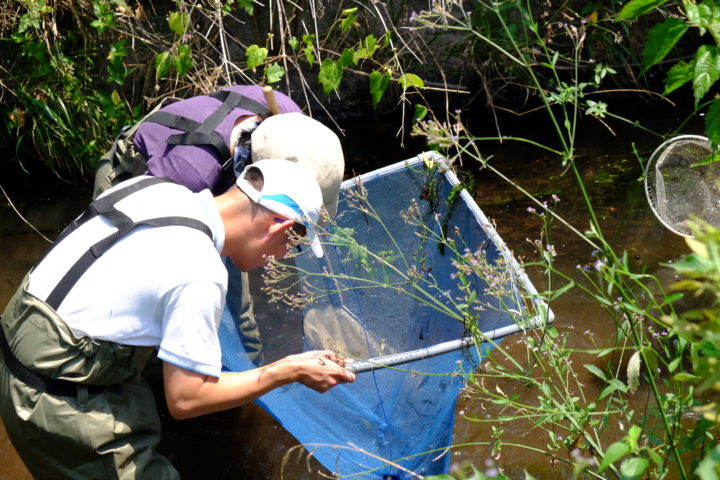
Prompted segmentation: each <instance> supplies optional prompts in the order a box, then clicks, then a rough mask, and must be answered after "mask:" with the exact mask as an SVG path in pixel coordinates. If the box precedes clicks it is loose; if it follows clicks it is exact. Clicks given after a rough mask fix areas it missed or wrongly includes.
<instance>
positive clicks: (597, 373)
mask: <svg viewBox="0 0 720 480" xmlns="http://www.w3.org/2000/svg"><path fill="white" fill-rule="evenodd" d="M583 366H584V367H585V368H587V369H588V370H589V371H590V372H591V373H592V374H593V375H595V376H596V377H600V378H601V379H603V380H607V377H605V372H603V371H602V370H600V369H599V368H598V367H596V366H595V365H591V364H589V363H586V364H585V365H583Z"/></svg>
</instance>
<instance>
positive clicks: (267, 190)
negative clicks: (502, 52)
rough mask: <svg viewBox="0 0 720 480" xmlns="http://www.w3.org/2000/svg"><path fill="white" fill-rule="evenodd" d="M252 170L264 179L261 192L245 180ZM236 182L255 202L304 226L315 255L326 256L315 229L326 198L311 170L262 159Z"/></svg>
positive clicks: (288, 163) (288, 162) (297, 164)
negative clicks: (258, 172) (257, 171)
mask: <svg viewBox="0 0 720 480" xmlns="http://www.w3.org/2000/svg"><path fill="white" fill-rule="evenodd" d="M253 168H256V169H258V170H259V171H260V173H261V174H262V176H263V187H262V190H261V191H258V190H256V189H255V187H253V186H252V185H251V184H250V183H249V182H248V181H247V180H245V176H246V174H247V172H248V171H249V170H251V169H253ZM235 183H236V184H237V186H238V187H239V188H240V190H242V191H243V192H245V195H247V196H248V197H249V198H250V199H251V200H252V201H253V202H255V203H257V204H258V205H262V206H263V207H265V208H267V209H268V210H270V211H271V212H275V213H277V214H279V215H282V216H283V217H285V218H288V219H290V220H293V221H294V222H297V223H299V224H301V225H304V226H305V230H306V232H307V238H308V240H309V241H310V247H311V249H312V252H313V254H314V255H315V256H316V257H317V258H320V257H322V256H323V249H322V246H321V245H320V239H319V238H318V236H317V231H316V229H315V225H317V224H318V222H319V221H320V213H321V210H322V207H323V196H322V191H321V190H320V185H318V182H317V180H316V179H315V176H314V175H313V174H312V172H311V171H310V170H309V169H307V168H305V167H304V166H302V165H300V164H299V163H295V162H292V161H290V160H278V159H266V160H260V161H257V162H255V163H252V164H250V165H248V166H247V167H245V169H244V170H243V172H242V173H241V174H240V176H239V177H238V179H237V181H236V182H235Z"/></svg>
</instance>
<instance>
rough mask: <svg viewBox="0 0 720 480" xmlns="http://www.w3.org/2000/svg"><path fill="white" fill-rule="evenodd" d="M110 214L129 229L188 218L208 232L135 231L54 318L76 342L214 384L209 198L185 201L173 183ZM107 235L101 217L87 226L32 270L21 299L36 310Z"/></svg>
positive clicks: (213, 215)
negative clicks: (143, 352) (109, 345)
mask: <svg viewBox="0 0 720 480" xmlns="http://www.w3.org/2000/svg"><path fill="white" fill-rule="evenodd" d="M141 178H144V177H136V178H134V179H132V180H129V181H128V182H125V183H123V184H121V185H120V186H123V185H127V184H129V183H132V182H134V181H138V180H139V179H141ZM117 188H118V187H115V188H113V189H111V190H110V191H109V192H111V191H114V190H115V189H117ZM109 192H106V194H107V193H109ZM116 208H118V210H121V211H123V212H124V213H125V214H127V215H128V216H130V218H132V219H133V220H134V221H137V220H141V219H149V218H157V217H166V216H183V217H190V218H194V219H197V220H200V221H201V222H203V223H204V224H206V225H207V226H208V227H210V230H211V231H212V234H213V239H212V240H211V239H210V238H209V237H208V236H207V235H206V234H205V233H203V232H201V231H199V230H197V229H194V228H188V227H184V226H169V227H150V226H140V227H136V228H135V229H134V230H133V231H131V232H130V233H129V234H127V235H126V236H125V237H123V238H122V239H120V240H119V241H118V242H117V243H116V244H115V245H114V246H113V247H112V248H110V249H109V250H108V251H107V252H106V253H105V254H104V255H102V256H101V257H100V258H98V259H97V260H96V261H95V263H94V264H93V265H92V266H91V267H90V268H89V269H88V270H87V271H86V272H85V273H84V274H83V276H81V277H80V279H79V280H78V282H77V283H76V284H75V286H74V287H73V288H72V289H71V290H70V292H69V293H68V294H67V296H66V297H65V299H64V301H63V302H62V303H61V304H60V306H59V308H58V314H59V315H60V317H61V318H62V319H63V320H64V321H65V322H66V323H67V324H68V326H69V327H70V328H71V329H72V330H73V331H74V332H75V334H76V335H78V336H88V337H91V338H95V339H100V340H109V341H113V342H116V343H121V344H125V345H137V346H156V347H158V348H159V352H158V357H159V358H160V359H162V360H164V361H167V362H170V363H172V364H175V365H178V366H180V367H182V368H185V369H188V370H192V371H195V372H199V373H203V374H206V375H212V376H219V375H220V368H221V362H220V357H221V352H220V343H219V339H218V336H217V329H218V326H219V323H220V318H221V315H222V310H223V306H224V302H225V293H226V291H227V270H226V268H225V266H224V265H223V263H222V261H221V258H220V255H219V252H220V251H221V250H222V247H223V243H224V241H225V230H224V228H223V225H222V220H221V218H220V214H219V213H218V211H217V207H216V206H215V202H214V200H213V198H212V195H211V193H210V191H208V190H204V191H202V192H200V193H192V192H191V191H190V190H188V189H186V188H184V187H181V186H179V185H176V184H173V183H161V184H159V185H155V186H151V187H148V188H145V189H143V190H140V191H139V192H138V193H135V194H133V195H131V196H129V197H127V198H125V199H123V200H121V201H120V202H118V204H117V205H116ZM114 231H116V228H115V227H114V226H113V225H112V224H111V223H110V222H108V221H107V220H106V219H105V218H103V217H100V216H98V217H95V218H93V219H92V220H89V221H87V222H86V223H85V224H83V225H82V226H81V227H79V228H78V229H76V230H75V231H74V232H73V233H72V234H70V235H69V236H67V237H66V238H65V239H64V240H63V241H62V242H60V243H59V244H58V245H57V246H55V248H54V249H53V250H52V251H51V252H50V253H49V255H47V256H46V257H45V258H44V259H43V261H42V262H41V263H40V264H39V265H38V266H37V267H35V269H34V270H33V272H32V273H31V275H30V281H29V285H28V291H29V292H30V293H31V294H32V295H34V296H36V297H37V298H40V299H42V300H46V299H47V297H48V295H50V293H51V292H52V289H53V288H54V287H55V285H56V284H57V283H58V282H59V280H60V279H61V278H62V276H63V275H64V274H65V272H67V271H68V269H70V268H71V267H72V265H73V264H74V263H75V262H76V261H77V259H78V258H79V257H80V256H81V255H82V254H83V253H85V251H86V250H87V249H88V247H89V246H90V245H93V244H94V243H96V242H97V241H99V240H100V239H102V238H104V237H106V236H107V235H109V234H111V233H113V232H114Z"/></svg>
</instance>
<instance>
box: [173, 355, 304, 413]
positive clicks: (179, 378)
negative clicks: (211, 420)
mask: <svg viewBox="0 0 720 480" xmlns="http://www.w3.org/2000/svg"><path fill="white" fill-rule="evenodd" d="M287 370H288V369H287V368H282V366H279V365H278V364H272V365H268V366H267V367H262V368H257V369H254V370H248V371H245V372H223V373H222V374H221V375H220V377H219V378H217V377H212V376H209V375H199V374H194V373H193V372H188V371H187V370H184V369H182V368H179V367H176V366H174V365H171V364H168V363H165V367H164V375H165V377H166V379H167V380H166V382H165V396H166V401H167V404H168V408H169V409H170V414H171V415H172V416H173V418H177V419H185V418H192V417H197V416H199V415H205V414H208V413H213V412H219V411H222V410H227V409H230V408H235V407H239V406H240V405H243V404H246V403H248V402H251V401H253V400H255V399H256V398H258V397H260V396H262V395H264V394H265V393H267V392H269V391H270V390H272V389H274V388H277V387H279V386H281V385H285V384H287V383H290V382H291V381H292V377H290V376H289V375H288V372H287ZM168 380H169V381H168Z"/></svg>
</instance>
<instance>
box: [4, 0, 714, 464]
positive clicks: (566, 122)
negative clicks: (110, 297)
mask: <svg viewBox="0 0 720 480" xmlns="http://www.w3.org/2000/svg"><path fill="white" fill-rule="evenodd" d="M573 6H574V7H575V8H574V9H573V8H571V7H573ZM719 9H720V6H718V5H716V3H715V2H713V1H708V0H706V1H704V2H697V3H690V2H678V1H665V2H663V1H658V0H655V1H649V0H633V1H630V2H614V1H610V2H594V3H593V2H590V3H586V2H582V3H578V4H577V5H573V4H572V2H571V3H570V4H568V3H566V2H554V1H543V2H516V1H499V2H481V1H475V2H455V1H434V2H357V3H350V2H338V3H328V2H315V1H308V2H301V3H290V2H287V3H286V2H280V1H270V2H267V3H266V5H264V6H260V5H259V4H256V3H253V2H250V1H244V0H240V1H233V2H194V3H187V2H121V1H110V0H102V1H100V0H98V1H89V0H86V1H80V2H64V1H56V2H50V1H22V2H9V4H8V5H7V6H6V8H4V9H3V11H2V13H1V15H2V17H0V21H1V22H2V26H0V29H1V31H0V34H1V35H0V36H2V38H4V41H3V42H2V43H1V44H0V49H1V51H2V58H3V63H2V69H3V72H2V77H0V78H2V83H1V84H0V88H2V95H3V106H2V107H0V108H2V109H3V110H4V111H3V115H2V117H1V118H2V121H3V122H4V124H5V126H6V128H5V129H4V130H3V138H4V140H3V146H4V148H3V149H4V150H6V151H8V152H10V155H9V156H10V157H11V158H13V159H14V160H13V161H15V162H23V161H29V159H31V158H35V157H39V158H41V159H42V161H43V162H46V164H47V166H48V167H49V168H50V169H51V170H52V171H54V172H55V173H56V174H57V175H58V176H60V177H63V178H67V179H73V180H75V179H79V178H87V177H89V176H90V175H91V172H92V170H93V167H94V162H95V161H96V159H98V158H99V157H100V155H101V154H102V153H104V151H105V150H106V149H107V148H108V146H109V143H110V139H111V138H112V136H113V135H114V134H115V133H117V132H118V131H119V129H120V128H121V127H122V126H123V125H126V124H130V123H132V122H133V121H134V120H136V119H137V118H138V117H139V116H141V115H142V114H143V113H145V112H147V111H148V110H149V108H150V107H152V106H153V105H154V104H155V103H156V102H157V100H158V99H159V98H161V97H164V96H165V95H175V96H180V97H185V96H190V95H194V94H198V93H203V92H209V91H212V90H214V89H215V88H217V87H219V86H223V85H226V84H230V83H267V84H271V85H273V86H275V87H276V88H278V89H282V90H284V91H292V92H293V98H294V99H295V100H296V101H298V103H300V104H301V105H303V106H305V107H307V109H308V112H310V113H312V114H313V115H314V116H318V117H321V118H324V119H326V120H327V121H328V122H330V123H331V122H332V119H333V118H335V117H340V116H346V115H356V114H358V113H359V114H362V115H368V116H372V115H374V114H375V113H377V112H384V111H389V110H395V109H399V110H400V111H401V112H402V114H403V117H402V118H403V121H402V122H400V124H399V125H398V131H399V132H400V134H401V135H400V137H401V138H402V137H403V136H409V135H418V136H420V137H423V138H425V139H426V140H427V143H428V144H429V145H431V146H432V147H434V148H436V149H438V150H440V151H442V152H443V153H445V154H446V155H447V156H448V157H449V158H450V159H451V160H455V161H457V162H458V163H459V161H460V160H462V162H477V163H478V164H479V165H480V166H481V167H482V168H485V169H487V170H488V171H491V172H493V173H494V174H496V175H497V176H498V178H499V179H501V180H503V181H507V182H511V183H512V182H513V180H512V179H511V178H508V177H506V176H505V175H504V174H503V170H502V166H501V165H497V164H496V163H495V162H494V161H493V160H492V159H491V158H488V157H487V156H486V155H485V153H484V148H485V147H484V146H485V145H490V144H492V145H494V148H499V147H497V145H496V144H498V143H500V142H505V143H507V142H523V143H526V144H529V145H531V146H533V147H534V148H536V149H538V150H539V151H543V152H545V153H546V154H547V155H548V158H550V161H553V162H558V163H560V164H561V165H562V166H563V167H564V169H565V170H564V171H565V173H564V175H566V176H569V177H571V178H573V179H574V181H575V184H576V186H577V188H578V189H579V191H580V192H581V198H582V201H583V202H584V204H585V207H586V210H587V221H586V222H583V223H582V224H579V225H577V224H573V223H571V222H569V221H568V220H566V219H564V218H563V217H562V216H561V215H559V214H557V213H556V211H555V209H554V206H553V199H552V198H544V197H540V198H531V199H530V201H531V202H535V211H536V212H540V213H542V214H543V215H544V216H543V219H544V222H545V223H544V229H543V232H542V234H541V235H540V237H539V239H538V240H537V243H536V245H537V246H538V251H537V254H536V258H535V259H533V261H532V263H535V264H536V265H538V266H539V267H540V268H543V269H544V271H545V272H546V274H547V281H546V284H547V288H546V290H545V291H544V292H541V295H542V297H543V299H544V300H546V301H548V302H549V303H550V306H551V307H552V303H553V302H554V301H557V299H558V298H560V297H562V296H565V295H578V294H581V293H582V294H584V295H589V296H591V297H592V298H594V299H596V301H597V304H598V305H599V306H601V307H602V308H604V309H605V310H606V312H607V315H608V317H609V318H610V319H611V320H612V324H613V325H614V328H615V331H614V334H613V335H612V336H611V338H612V339H613V341H612V342H610V343H609V344H602V345H597V346H596V347H593V348H590V349H586V350H585V351H583V352H581V353H582V354H584V355H590V356H592V357H595V358H597V359H599V360H602V359H612V360H613V361H608V362H607V363H606V364H603V362H602V361H598V362H595V363H587V364H586V363H579V362H573V361H572V360H573V358H574V356H576V355H577V354H578V352H577V351H576V348H575V347H574V345H573V344H572V343H569V342H570V341H571V339H569V338H567V337H566V336H563V335H559V334H558V332H557V331H556V330H554V329H553V328H552V327H549V326H548V327H547V328H546V329H542V330H540V331H533V332H532V333H528V334H527V336H526V337H525V345H526V347H527V349H526V352H525V357H524V358H522V359H518V358H516V356H511V355H503V354H502V351H503V347H502V344H500V346H499V347H498V349H497V352H496V354H495V355H493V357H492V359H491V360H492V361H491V362H490V363H489V364H488V365H486V367H485V368H484V369H482V370H480V371H478V372H476V373H475V374H473V375H470V376H469V378H468V381H469V386H470V387H469V391H470V392H471V395H476V396H478V398H486V399H487V401H488V402H489V403H491V404H493V405H496V406H499V407H500V410H499V411H500V412H501V413H500V414H499V416H498V420H500V419H501V420H502V421H504V422H508V421H514V420H519V419H530V420H531V421H532V422H533V425H534V426H535V428H536V429H537V431H538V432H540V433H539V434H542V435H544V436H545V438H546V442H545V445H544V446H542V447H537V446H533V447H532V448H540V450H541V451H542V453H545V454H547V455H549V456H550V458H553V459H554V460H555V461H557V462H559V463H561V464H564V465H567V471H568V472H569V475H570V476H580V475H581V474H582V475H584V474H590V475H591V476H596V477H600V478H641V477H642V476H644V475H647V476H651V477H653V478H691V477H694V476H699V477H702V478H715V477H713V474H715V473H716V472H717V466H718V455H720V450H718V448H717V447H715V444H716V443H717V442H716V440H715V435H716V426H717V425H716V423H717V416H716V414H717V409H716V405H715V403H713V401H712V399H713V397H714V392H715V388H717V380H718V370H717V368H716V363H717V360H716V359H717V357H718V356H720V354H719V353H718V352H720V347H719V346H718V340H717V338H716V334H717V330H718V322H717V312H716V309H715V306H714V303H713V302H712V301H708V303H707V304H705V305H703V307H704V308H701V309H697V310H691V311H689V312H687V311H685V312H682V313H681V312H679V311H677V310H676V308H675V307H674V302H676V301H677V300H678V299H679V298H680V295H681V294H684V295H689V296H691V295H694V293H695V292H707V293H708V294H710V295H711V296H712V295H716V294H717V292H718V291H720V285H718V284H717V281H716V278H717V277H716V273H717V269H718V265H719V264H718V259H717V252H718V246H717V245H718V233H717V232H716V231H715V230H714V229H713V228H703V227H697V228H699V230H698V232H697V234H696V235H695V238H694V239H693V240H690V247H691V248H692V251H693V252H694V255H693V256H691V257H689V258H688V259H687V260H686V261H684V262H681V263H680V264H678V265H676V267H678V268H679V269H680V270H681V272H682V273H683V275H685V276H686V277H687V278H688V280H686V281H685V282H682V283H680V284H679V285H672V286H670V285H666V284H662V283H661V282H659V281H657V280H655V279H654V278H653V277H652V276H651V275H649V274H647V273H645V272H643V271H641V270H640V271H638V269H637V268H636V265H632V264H631V262H629V261H628V258H627V256H626V255H625V254H624V252H622V251H616V250H615V249H613V248H612V246H611V245H610V243H609V242H608V241H607V240H606V238H605V235H604V225H603V222H602V220H601V218H599V216H598V215H597V212H596V211H595V209H594V207H593V204H592V202H591V200H590V198H589V197H588V196H587V195H586V194H585V186H584V183H583V179H582V176H581V175H580V174H579V172H578V170H577V166H576V164H575V162H574V159H575V155H576V145H577V142H578V141H579V140H580V139H579V138H578V135H579V134H580V132H581V130H580V129H579V126H580V125H581V123H582V122H598V123H600V124H602V125H604V126H605V127H606V128H607V129H609V130H610V131H613V129H617V128H618V127H617V126H618V125H632V126H633V127H634V128H637V129H638V131H643V132H644V134H647V135H651V136H657V140H658V144H659V143H660V142H661V141H662V140H663V138H664V137H665V136H667V135H671V134H673V133H675V132H683V131H684V128H687V127H686V125H689V124H690V123H689V122H690V121H691V120H692V119H693V118H696V117H697V116H699V115H704V117H703V118H704V121H703V123H704V127H703V128H704V131H701V132H685V133H700V134H705V135H706V136H707V137H709V138H710V140H712V141H717V140H718V139H720V133H719V132H718V129H720V127H719V125H720V122H718V121H717V119H718V117H717V115H718V114H720V111H718V107H717V103H716V100H715V99H714V97H713V92H714V90H713V88H714V85H715V83H716V81H717V79H718V77H720V68H719V67H718V65H720V62H718V58H719V52H720V50H718V43H717V42H718V40H717V39H719V38H720V30H718V28H717V25H716V23H715V22H714V20H713V19H714V18H716V16H717V15H718V14H719V12H720V10H719ZM658 79H659V81H658ZM619 89H622V90H624V91H625V93H626V94H628V93H629V94H632V95H637V97H638V98H642V99H643V101H645V100H646V99H648V98H650V99H653V100H651V101H657V102H664V101H672V99H673V98H674V96H676V95H680V94H682V95H687V96H692V103H693V109H692V113H691V115H690V116H688V117H684V118H681V119H679V120H678V121H677V122H676V123H677V124H676V125H673V128H671V129H670V130H669V131H655V130H652V129H650V128H648V127H647V126H645V125H643V124H642V123H637V122H636V119H634V118H632V116H629V115H626V116H621V115H619V114H618V113H616V112H618V111H619V108H618V107H617V106H615V105H613V98H617V97H613V95H612V92H617V91H618V90H619ZM630 89H632V91H630ZM473 102H474V103H473ZM471 104H472V105H474V106H477V105H479V104H480V105H483V107H482V108H484V109H485V110H486V115H487V118H489V119H490V122H489V124H490V125H491V126H492V127H491V128H487V129H483V130H482V131H475V130H473V129H472V128H471V127H470V126H467V125H466V124H465V122H464V112H463V109H464V108H465V107H467V106H468V105H471ZM503 109H504V110H508V109H510V110H512V111H513V112H515V113H518V114H522V113H526V112H529V111H534V110H539V111H542V112H544V113H543V115H544V116H543V118H544V122H545V123H546V125H549V126H550V131H551V132H552V135H548V136H546V137H543V138H537V137H536V136H533V135H532V134H531V132H528V134H527V135H526V134H513V135H508V134H506V130H505V128H504V125H503V124H502V123H501V122H499V121H497V122H494V120H495V118H496V117H495V116H493V112H497V111H499V110H503ZM498 118H499V117H498ZM398 141H400V139H399V140H398ZM618 142H624V143H625V144H626V148H627V152H628V155H635V156H636V157H637V160H638V162H641V163H644V162H645V161H647V155H646V154H645V153H644V152H639V151H637V150H635V151H634V150H633V144H632V143H633V142H632V139H631V138H626V139H618ZM712 160H713V158H710V159H708V161H712ZM538 175H542V172H538ZM515 186H516V188H518V189H519V190H520V191H522V190H523V187H522V185H519V184H517V185H515ZM556 228H563V229H569V230H570V231H572V232H574V233H575V235H577V236H578V237H579V238H581V239H582V240H583V241H584V242H586V243H587V244H588V245H589V246H591V247H592V249H593V250H595V251H596V254H595V261H594V262H593V263H592V265H591V268H590V269H588V270H587V271H584V272H583V273H582V275H580V277H578V276H577V275H576V274H575V273H576V272H573V273H572V274H571V273H570V272H567V271H563V270H562V269H561V268H560V267H558V266H557V265H555V263H554V254H553V243H552V238H553V232H554V229H556ZM462 261H463V260H462V258H459V259H458V262H460V263H459V264H460V265H464V264H462ZM463 268H467V269H468V270H467V271H466V272H465V274H467V275H478V276H481V275H487V272H486V271H480V270H473V265H472V264H468V265H467V266H465V265H464V266H463ZM648 285H653V287H652V289H651V287H649V286H648ZM650 290H652V294H650ZM657 292H660V294H659V295H658V294H657ZM467 300H468V302H467V303H468V304H470V303H472V299H470V298H468V299H467ZM468 309H469V310H472V309H470V308H469V307H468ZM656 332H661V334H660V335H654V333H656ZM598 364H599V365H601V366H598ZM578 370H582V371H590V372H591V373H592V374H593V375H594V376H595V377H597V379H598V381H599V382H601V383H602V384H603V385H604V387H603V389H602V390H601V391H600V393H599V394H597V395H594V396H592V397H588V396H585V395H584V393H583V392H584V391H583V385H581V384H580V383H579V382H578V380H577V378H579V376H578V373H577V372H578ZM497 377H502V378H504V379H512V380H513V381H516V382H518V383H519V384H521V385H523V387H524V388H528V389H533V390H535V391H537V400H536V401H535V402H533V403H529V404H520V403H518V402H517V401H516V399H514V398H513V397H512V396H508V395H505V394H503V393H502V391H498V390H497V389H496V388H494V387H495V386H496V384H495V383H493V379H495V378H497ZM641 385H642V386H644V388H646V389H647V392H648V400H647V402H646V403H645V407H644V408H643V409H641V410H638V409H637V408H628V405H629V404H630V403H631V402H635V399H634V398H633V395H634V393H635V392H636V391H637V389H638V388H640V386H641ZM633 404H634V403H633ZM614 422H622V424H623V425H624V429H623V434H622V435H620V436H618V437H617V438H607V436H606V435H605V434H604V432H605V430H606V428H607V426H608V425H609V424H611V423H614ZM501 430H502V429H501V428H500V427H498V429H497V433H496V435H495V436H494V437H493V439H492V441H491V442H492V445H493V448H494V449H496V450H497V451H498V452H499V451H501V450H502V449H503V448H505V449H507V448H510V446H509V445H507V442H505V441H504V440H503V435H502V431H501ZM524 447H526V446H523V445H513V446H512V448H524ZM477 468H478V469H479V470H481V472H479V474H478V475H489V476H492V474H499V475H502V472H501V471H493V468H495V467H492V468H487V469H486V468H485V466H482V465H481V466H477ZM483 472H484V473H483ZM453 475H454V476H455V477H457V478H462V476H463V475H466V473H463V472H462V471H460V470H458V471H457V472H454V473H453Z"/></svg>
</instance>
